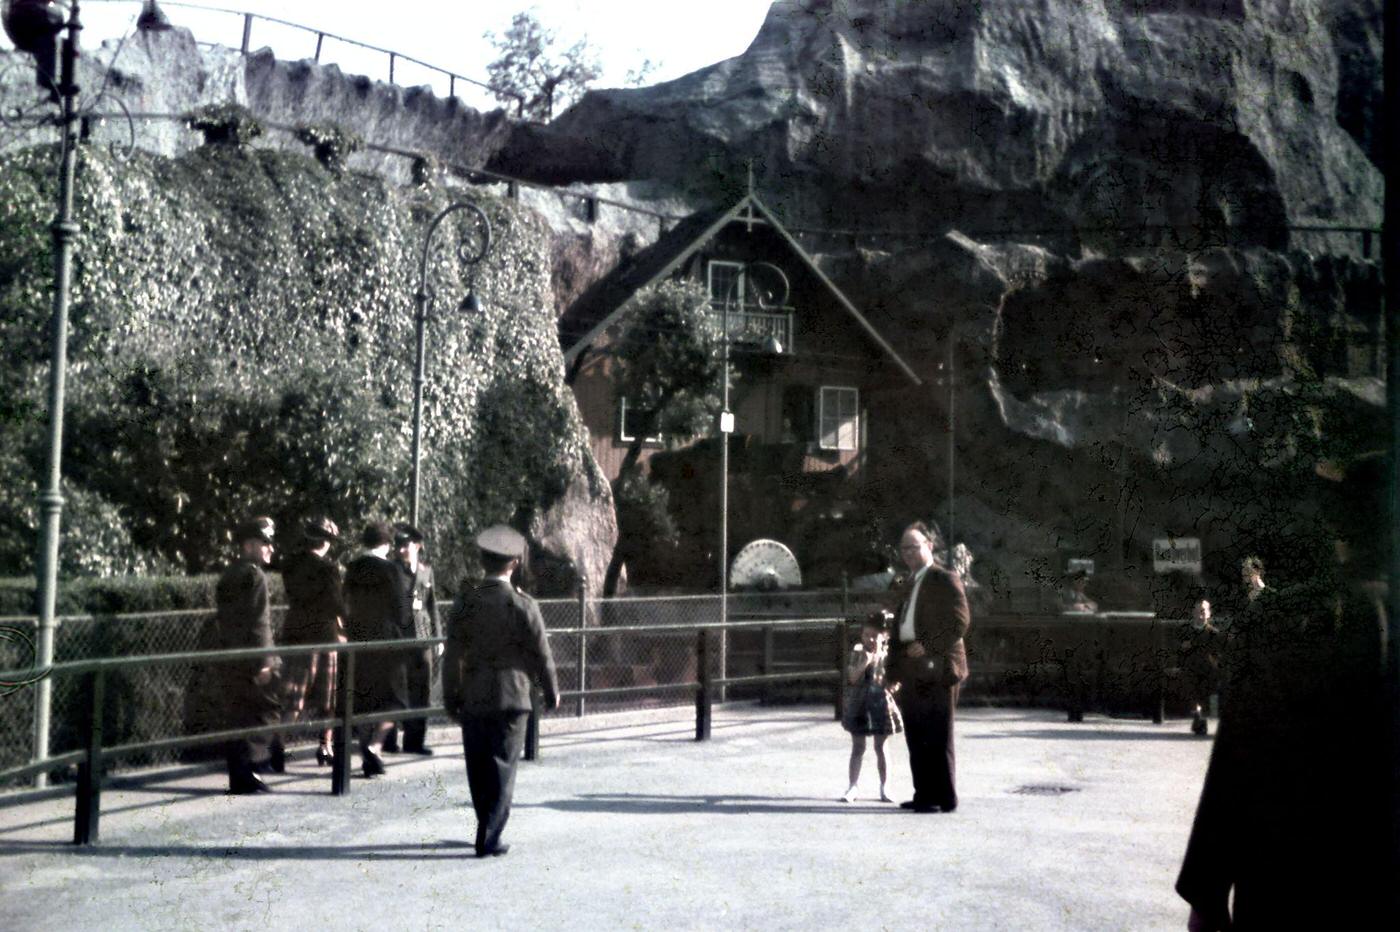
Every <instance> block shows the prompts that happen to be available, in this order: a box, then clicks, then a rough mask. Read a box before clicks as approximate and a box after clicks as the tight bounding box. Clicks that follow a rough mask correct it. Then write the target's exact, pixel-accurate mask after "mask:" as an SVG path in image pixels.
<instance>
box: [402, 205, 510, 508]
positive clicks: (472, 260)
mask: <svg viewBox="0 0 1400 932" xmlns="http://www.w3.org/2000/svg"><path fill="white" fill-rule="evenodd" d="M459 210H469V211H471V212H472V214H473V215H474V216H475V218H476V220H477V222H478V223H479V224H481V229H482V239H481V248H480V249H479V250H476V251H474V252H473V251H471V250H468V249H465V248H460V249H458V250H457V255H458V258H460V259H461V260H462V263H463V264H464V265H466V266H467V267H468V268H472V267H474V266H475V265H476V264H477V263H478V262H480V261H481V260H482V259H485V258H486V254H487V253H488V252H490V251H491V221H490V220H489V219H488V218H487V216H486V214H485V213H484V212H483V211H482V209H481V208H480V207H477V206H476V205H475V204H473V203H471V202H470V201H456V202H454V203H452V204H448V205H447V206H446V207H444V208H443V209H442V210H440V211H438V213H437V216H435V217H433V219H432V220H431V221H430V222H429V223H428V232H427V234H426V235H424V237H423V253H422V256H421V257H420V261H419V265H418V292H417V293H416V294H415V295H414V310H413V322H414V329H415V331H416V333H415V339H416V345H415V352H414V364H413V477H412V479H411V485H410V491H409V498H408V523H409V524H412V525H413V526H414V527H417V526H418V517H419V514H418V512H419V508H418V506H419V489H420V485H421V468H422V459H423V383H424V382H425V381H427V373H428V363H427V356H428V353H427V349H428V308H429V306H430V305H431V304H432V300H433V298H432V293H431V292H429V291H428V257H429V255H430V253H431V249H432V245H433V235H434V234H436V233H437V231H438V227H440V226H442V222H443V221H444V220H446V219H447V218H448V216H449V215H451V214H454V213H456V212H457V211H459ZM473 274H475V273H473ZM475 302H476V293H475V285H474V283H473V284H469V285H468V292H467V299H466V302H464V303H465V306H466V307H467V308H468V309H469V310H477V307H476V304H475Z"/></svg>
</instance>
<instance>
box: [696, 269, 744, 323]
mask: <svg viewBox="0 0 1400 932" xmlns="http://www.w3.org/2000/svg"><path fill="white" fill-rule="evenodd" d="M705 277H706V285H707V286H708V287H709V291H710V307H712V308H714V309H715V310H722V309H723V308H724V305H725V302H726V301H727V302H729V307H730V310H732V311H736V312H738V311H742V310H743V307H744V264H743V263H742V262H722V261H720V260H718V259H712V260H711V261H710V263H709V264H708V265H706V267H705Z"/></svg>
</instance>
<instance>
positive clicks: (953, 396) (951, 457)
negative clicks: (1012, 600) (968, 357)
mask: <svg viewBox="0 0 1400 932" xmlns="http://www.w3.org/2000/svg"><path fill="white" fill-rule="evenodd" d="M954 342H955V340H954V331H953V328H952V327H949V329H948V540H947V545H948V568H949V569H952V567H953V519H954V509H953V492H954V488H955V486H954V481H955V479H956V477H957V474H958V466H957V463H958V451H957V447H956V446H955V444H954V442H953V441H954V438H955V437H957V432H956V431H957V414H956V413H955V411H954V409H953V405H954V403H955V402H956V401H957V389H956V388H954V387H953V383H954V380H955V378H956V376H957V373H956V370H955V369H954V366H956V365H957V363H956V362H955V359H954V354H953V344H954Z"/></svg>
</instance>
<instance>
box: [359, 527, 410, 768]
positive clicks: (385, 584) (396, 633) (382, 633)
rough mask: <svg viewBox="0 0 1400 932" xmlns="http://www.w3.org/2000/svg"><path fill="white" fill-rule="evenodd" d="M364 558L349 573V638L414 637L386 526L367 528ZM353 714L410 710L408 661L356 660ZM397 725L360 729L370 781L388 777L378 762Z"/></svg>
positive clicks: (399, 657) (391, 657)
mask: <svg viewBox="0 0 1400 932" xmlns="http://www.w3.org/2000/svg"><path fill="white" fill-rule="evenodd" d="M360 540H361V542H362V543H363V544H364V546H365V553H364V554H362V555H361V556H359V557H357V558H356V559H355V560H353V561H351V563H350V565H349V566H347V567H346V568H345V609H346V633H347V634H348V635H349V638H350V640H351V641H391V640H399V639H401V638H410V637H412V636H413V618H412V615H411V613H410V611H409V602H408V587H407V586H406V585H405V581H404V575H403V571H402V570H400V569H399V568H398V567H397V566H395V565H394V564H393V563H392V562H391V561H390V560H389V558H388V557H389V545H390V544H391V543H392V542H393V540H394V532H393V529H392V528H390V527H389V525H388V524H385V523H384V522H375V523H373V524H370V525H369V526H367V527H366V528H365V530H364V533H363V534H362V535H361V538H360ZM354 688H355V710H356V711H357V712H364V713H370V712H392V711H394V710H396V709H406V708H408V675H407V655H406V654H405V652H404V651H378V650H377V651H366V652H364V653H361V654H359V655H357V656H356V658H355V685H354ZM393 727H394V726H393V722H392V721H389V722H380V723H378V724H375V725H366V726H364V727H363V728H361V729H360V732H359V735H360V752H361V755H362V756H363V758H364V773H365V776H366V777H375V776H378V775H380V774H382V773H383V772H384V761H383V758H381V757H380V754H381V752H382V751H383V747H384V737H385V736H386V735H387V734H388V733H389V730H390V729H391V728H393Z"/></svg>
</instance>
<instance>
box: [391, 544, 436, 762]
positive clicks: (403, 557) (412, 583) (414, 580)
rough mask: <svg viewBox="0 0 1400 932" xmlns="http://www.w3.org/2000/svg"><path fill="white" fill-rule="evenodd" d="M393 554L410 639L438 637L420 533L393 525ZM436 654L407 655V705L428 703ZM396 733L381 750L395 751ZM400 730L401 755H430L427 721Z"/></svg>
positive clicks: (429, 571) (429, 569)
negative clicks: (406, 596)
mask: <svg viewBox="0 0 1400 932" xmlns="http://www.w3.org/2000/svg"><path fill="white" fill-rule="evenodd" d="M394 555H395V562H396V563H397V564H398V566H399V569H401V570H403V573H404V582H405V585H407V586H408V594H409V601H410V610H411V611H412V612H413V635H412V636H413V637H415V638H435V637H441V635H440V634H439V631H438V617H437V596H436V594H435V593H434V591H433V568H432V567H431V566H429V565H428V563H427V561H426V560H425V559H424V556H425V554H424V552H423V534H422V532H421V531H419V530H418V529H417V528H416V527H414V526H413V525H411V524H400V525H397V526H395V528H394ZM440 651H441V648H433V647H424V648H423V649H421V650H414V651H410V652H409V654H408V664H407V674H408V703H409V705H410V706H412V707H414V708H422V707H424V706H427V705H431V704H432V692H433V655H434V654H435V653H439V652H440ZM398 730H399V729H398V728H395V729H394V730H392V731H390V732H389V735H388V737H387V738H386V739H385V741H384V750H386V751H391V752H392V751H397V750H399V742H398V740H397V739H398ZM402 730H403V751H404V753H405V754H422V755H424V756H431V755H432V753H433V749H432V748H430V747H428V745H427V735H428V720H427V719H423V718H415V719H410V720H409V721H406V722H404V723H403V724H402Z"/></svg>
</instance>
